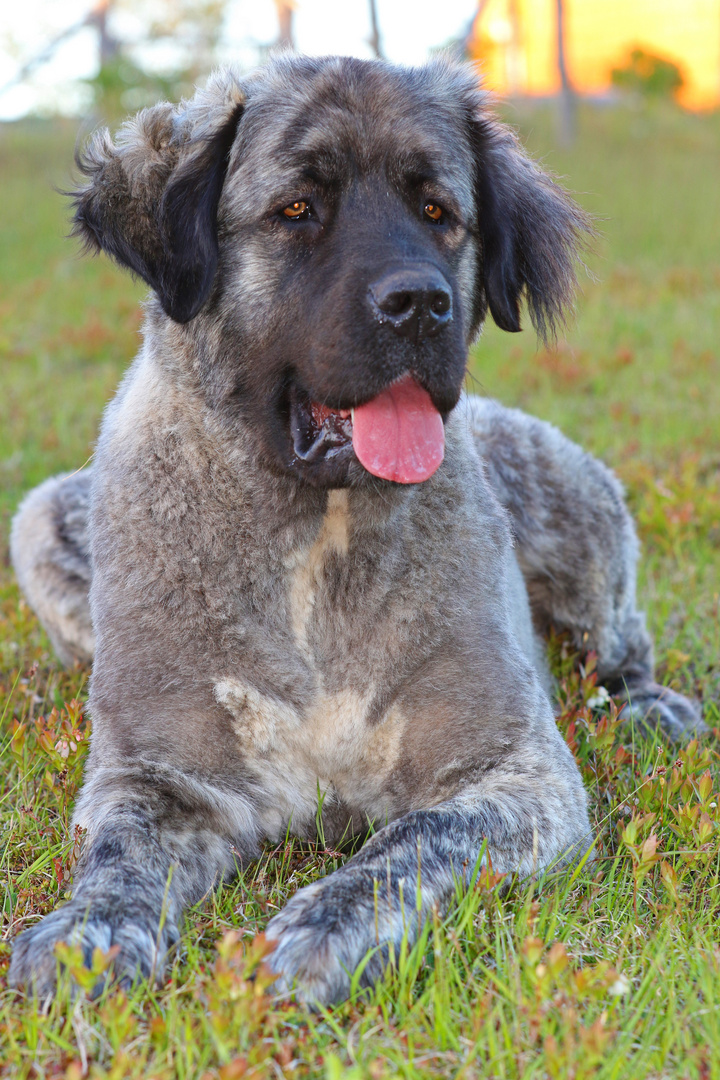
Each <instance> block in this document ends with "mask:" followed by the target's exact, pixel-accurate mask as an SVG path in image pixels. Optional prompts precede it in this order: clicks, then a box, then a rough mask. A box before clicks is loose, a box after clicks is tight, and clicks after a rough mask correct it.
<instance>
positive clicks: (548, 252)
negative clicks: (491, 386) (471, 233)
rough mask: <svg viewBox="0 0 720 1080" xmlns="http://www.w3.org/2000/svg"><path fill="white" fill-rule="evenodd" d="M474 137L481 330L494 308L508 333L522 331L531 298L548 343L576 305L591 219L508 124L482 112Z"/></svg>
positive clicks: (534, 315)
mask: <svg viewBox="0 0 720 1080" xmlns="http://www.w3.org/2000/svg"><path fill="white" fill-rule="evenodd" d="M470 137H471V142H472V146H473V153H474V157H475V169H476V174H475V192H476V202H477V223H478V235H479V248H480V252H479V258H480V265H479V268H478V269H479V272H478V283H477V296H476V302H475V312H474V315H475V320H474V321H475V328H477V326H479V324H480V322H481V321H482V319H483V318H484V316H485V313H486V311H487V308H488V307H489V308H490V313H491V315H492V317H493V319H494V320H495V322H496V323H497V325H498V326H499V327H500V328H501V329H502V330H508V331H510V332H516V331H518V330H520V329H521V327H520V302H521V299H522V298H523V296H524V297H525V300H526V302H527V305H528V308H529V311H530V318H531V319H532V323H533V326H534V327H535V329H536V331H537V333H538V334H539V335H540V337H541V338H543V340H545V341H547V339H548V338H552V337H554V335H555V332H556V330H557V327H558V325H560V324H562V322H563V321H564V316H565V313H566V311H567V310H568V308H570V307H571V305H572V301H573V297H574V293H575V287H576V284H577V279H576V275H575V266H576V261H577V257H578V252H579V249H581V248H582V247H583V245H584V242H585V240H586V238H587V236H588V234H591V233H592V225H591V221H590V218H589V216H588V215H587V214H586V213H585V212H584V211H583V210H581V209H580V207H579V206H577V204H576V203H574V202H573V200H572V199H571V198H570V197H569V196H568V195H567V194H566V193H565V192H564V191H563V190H562V188H561V187H560V186H559V185H558V184H557V183H555V181H554V180H553V179H552V178H551V177H550V176H549V175H548V174H547V173H546V172H543V170H542V169H541V168H540V167H539V166H538V165H536V164H535V162H533V161H531V160H530V158H529V157H528V156H527V155H526V154H525V152H524V151H523V150H522V148H521V146H520V144H519V142H518V140H517V137H516V136H515V134H514V133H513V132H512V131H511V130H510V129H509V128H507V127H505V125H503V124H500V123H499V122H498V121H496V120H495V119H494V118H492V117H489V116H488V115H487V114H486V115H484V116H483V115H482V114H481V113H478V112H477V111H476V113H475V115H474V117H473V120H472V122H471V136H470Z"/></svg>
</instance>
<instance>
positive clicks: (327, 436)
mask: <svg viewBox="0 0 720 1080" xmlns="http://www.w3.org/2000/svg"><path fill="white" fill-rule="evenodd" d="M290 432H291V436H292V441H293V449H294V451H295V454H296V455H297V457H298V458H299V459H300V460H301V461H304V462H306V463H308V464H312V463H314V462H319V461H322V460H327V459H331V458H333V457H337V456H338V455H340V454H342V453H347V452H348V451H349V448H350V446H352V449H353V451H354V452H355V456H356V457H357V459H358V460H359V462H360V464H361V465H363V466H364V468H366V469H367V471H368V472H370V473H372V474H373V476H379V477H382V478H383V479H385V480H393V481H395V483H398V484H417V483H420V482H421V481H422V480H427V479H428V477H430V476H432V474H433V473H434V472H435V470H436V469H437V468H438V466H439V465H440V462H441V461H442V459H443V455H444V452H445V427H444V424H443V419H442V416H441V415H440V413H439V412H438V410H437V409H436V408H435V405H434V404H433V401H432V398H431V397H430V395H429V394H428V392H427V390H426V389H425V388H424V387H422V386H421V385H420V384H419V383H418V382H416V380H415V379H414V378H413V377H412V376H411V375H405V376H403V378H402V379H400V380H399V381H398V382H395V383H393V384H392V385H391V386H389V387H387V389H385V390H383V391H382V393H380V394H378V395H377V397H374V398H372V400H371V401H368V402H366V403H365V404H364V405H359V406H358V407H357V408H355V409H331V408H329V407H328V406H327V405H323V404H321V403H320V402H317V401H312V400H311V398H310V397H309V396H308V395H307V394H303V393H302V391H300V390H299V389H298V388H297V387H293V390H292V393H291V400H290Z"/></svg>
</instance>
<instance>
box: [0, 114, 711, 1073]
mask: <svg viewBox="0 0 720 1080" xmlns="http://www.w3.org/2000/svg"><path fill="white" fill-rule="evenodd" d="M509 118H510V119H511V121H512V122H514V123H516V124H517V125H518V126H519V128H520V129H521V131H522V133H523V137H524V138H525V139H526V141H527V142H528V144H529V145H530V147H531V148H532V150H533V152H534V153H536V154H537V155H539V156H540V157H542V158H543V160H544V161H545V162H546V164H547V165H548V166H549V167H550V168H552V169H553V170H554V171H556V172H558V173H560V174H561V175H563V176H564V177H565V182H566V185H567V186H568V187H569V188H570V189H571V190H573V191H575V192H576V193H577V194H578V196H579V198H580V199H581V201H582V202H583V204H584V205H585V206H586V207H587V208H588V209H590V210H591V211H592V212H593V213H594V214H596V215H597V216H598V219H599V221H598V228H599V231H600V233H601V237H600V240H599V241H598V244H597V250H596V252H595V254H593V255H592V256H591V257H590V259H589V267H590V270H591V273H592V276H587V277H584V278H583V292H582V295H581V297H580V300H579V304H578V314H577V320H576V322H575V323H574V324H573V325H571V326H570V327H569V329H568V331H567V335H566V338H565V340H563V341H561V342H560V343H559V344H558V345H557V346H556V347H554V348H552V349H541V350H540V351H538V350H537V345H536V342H535V340H534V336H533V334H532V332H526V333H524V334H522V335H518V336H515V337H511V336H509V335H506V334H502V333H500V332H499V331H497V330H495V329H494V328H492V329H491V328H488V330H487V331H486V334H485V336H484V337H483V338H482V339H481V341H480V342H479V344H478V345H477V347H476V348H475V349H474V351H473V354H472V359H471V368H470V372H471V373H470V376H469V381H470V385H471V387H472V388H474V389H476V390H479V391H481V392H483V393H486V394H489V395H492V396H495V397H497V398H499V399H500V400H501V401H503V402H505V403H507V404H516V405H520V406H521V407H523V408H525V409H527V410H529V411H532V412H535V413H537V414H538V415H540V416H542V417H545V418H547V419H550V420H552V421H554V422H556V423H557V424H558V425H560V426H561V427H562V428H563V429H564V430H565V431H566V432H567V433H568V434H569V435H571V436H572V437H573V438H576V439H578V440H580V441H582V442H583V443H584V445H586V446H587V447H588V448H590V449H592V450H593V451H594V452H596V453H598V454H600V455H601V456H602V457H603V458H604V459H605V460H606V461H607V462H608V463H609V464H611V465H612V466H613V467H615V468H616V469H617V471H618V472H619V474H620V476H621V477H622V479H623V481H624V482H625V484H626V487H627V491H628V497H629V501H630V504H631V506H632V508H633V511H634V513H635V514H636V517H637V520H638V523H639V530H640V534H641V539H642V543H643V549H644V556H643V562H642V568H641V572H640V583H639V589H640V595H641V601H642V606H644V608H645V610H646V611H647V613H648V620H649V624H650V626H651V628H652V630H653V633H654V635H655V638H656V642H657V657H658V670H659V680H660V681H662V682H665V683H667V684H668V685H670V686H673V687H674V688H676V689H678V690H681V691H683V692H685V693H688V694H690V695H693V696H696V697H698V698H700V699H701V700H702V702H703V708H704V714H705V717H706V720H707V722H708V725H709V726H710V727H711V728H713V727H715V728H717V729H720V711H719V708H720V619H719V617H718V605H719V603H720V423H719V418H720V248H719V247H718V237H719V236H720V193H719V188H718V176H717V147H718V145H720V115H715V116H712V117H693V116H687V115H682V114H680V113H679V112H676V111H672V110H671V111H664V110H657V111H652V112H650V111H644V110H638V111H631V110H605V111H584V112H583V113H582V114H581V118H580V136H579V138H578V141H577V143H576V145H575V146H574V147H572V149H570V150H567V151H563V152H562V153H561V152H559V151H556V150H554V149H553V144H554V139H553V126H552V118H551V117H550V116H549V115H548V114H546V113H544V112H543V111H537V112H527V113H526V112H523V111H520V112H513V113H511V114H510V116H509ZM74 138H75V129H74V127H73V126H68V125H65V124H61V123H58V122H56V123H53V124H52V125H50V124H40V123H38V124H30V123H28V124H25V125H22V126H14V127H11V126H6V127H4V128H0V178H1V180H2V185H1V186H2V199H1V200H0V238H1V239H0V286H1V287H0V363H1V365H2V368H1V370H2V375H1V376H0V378H1V383H0V385H1V388H2V391H1V393H0V537H1V538H2V539H1V540H0V716H2V729H1V731H0V750H1V751H2V756H3V763H2V776H3V780H2V783H1V784H0V881H1V882H2V894H0V895H2V905H3V911H2V916H3V929H2V940H1V941H0V1076H3V1077H4V1076H7V1077H13V1078H14V1077H21V1078H25V1077H28V1078H29V1077H66V1078H67V1080H79V1078H80V1077H83V1076H90V1077H112V1078H117V1080H120V1078H124V1077H147V1078H150V1077H153V1078H157V1080H165V1078H170V1077H175V1076H177V1077H182V1078H187V1080H194V1078H197V1077H208V1078H209V1077H220V1078H221V1080H234V1078H237V1077H245V1076H247V1077H291V1076H292V1077H295V1076H297V1077H326V1078H328V1080H331V1078H337V1077H347V1078H348V1080H350V1078H353V1080H360V1078H366V1077H367V1078H372V1080H379V1078H381V1077H395V1076H403V1077H408V1078H413V1080H414V1078H425V1077H457V1078H462V1080H470V1078H474V1077H486V1076H487V1077H493V1078H495V1077H497V1078H515V1077H527V1078H530V1077H538V1078H539V1077H558V1078H568V1077H569V1078H573V1077H574V1078H577V1080H580V1078H585V1077H603V1078H605V1077H608V1078H609V1077H618V1078H620V1080H629V1078H634V1077H683V1078H685V1077H687V1078H697V1080H706V1078H710V1077H715V1076H720V942H719V941H718V932H717V920H718V916H719V915H720V806H719V805H718V804H719V803H720V798H719V797H718V787H719V786H720V768H719V758H718V752H717V749H716V747H717V742H716V738H715V737H714V736H709V737H708V738H706V739H705V740H704V741H703V742H702V743H701V744H700V745H698V744H697V743H692V744H690V745H689V746H688V747H685V748H678V747H672V746H668V745H666V744H665V743H664V742H663V741H662V739H660V738H642V736H641V735H640V733H639V732H637V731H635V730H633V729H631V728H629V727H627V726H625V725H620V724H619V723H618V722H617V714H616V710H615V709H614V707H613V706H612V705H608V706H605V707H604V708H598V707H597V706H596V705H593V704H592V702H593V701H596V700H597V696H598V695H597V687H596V676H595V674H594V671H593V660H592V657H589V658H583V657H577V656H574V655H573V654H572V653H571V652H569V650H568V648H567V646H566V645H564V643H563V642H561V641H558V642H556V643H554V646H553V654H554V660H555V668H556V672H557V674H558V677H559V680H560V701H561V715H560V719H559V723H560V724H561V727H562V729H563V731H564V733H565V735H566V737H567V739H568V741H569V743H570V745H571V747H572V749H573V751H574V752H575V754H576V756H577V758H578V761H579V763H580V765H581V768H582V771H583V775H584V777H585V779H586V782H587V785H588V788H589V790H590V792H591V795H592V804H593V813H594V815H595V822H596V830H597V836H598V843H597V859H596V861H595V862H594V863H592V864H588V865H586V866H584V867H582V868H581V869H580V870H578V871H576V872H575V873H574V874H568V873H564V874H558V875H556V876H554V877H549V878H548V879H547V880H545V881H544V882H543V883H542V888H541V889H539V890H538V889H537V888H535V887H534V886H529V885H528V884H527V883H522V882H514V883H510V887H509V889H508V890H506V891H505V892H504V893H503V894H502V895H501V893H500V890H499V889H498V882H497V880H496V879H495V877H494V876H493V875H492V874H490V873H485V874H484V876H482V877H481V878H480V879H479V881H478V883H477V886H476V887H474V888H473V889H471V890H470V891H469V892H463V890H462V889H460V887H458V896H457V899H456V901H455V903H454V904H453V905H452V907H451V910H449V911H448V912H446V913H439V914H438V915H437V916H436V918H435V919H434V920H433V921H432V922H431V924H429V925H428V926H426V928H425V931H424V934H423V936H422V939H421V941H420V943H419V944H418V945H417V946H415V947H414V948H412V949H405V950H403V951H401V954H400V955H399V956H397V957H395V958H393V961H392V963H391V965H390V967H389V969H388V971H387V975H386V978H385V980H384V981H383V983H382V984H381V985H379V986H378V987H377V989H376V990H375V991H374V992H373V993H372V994H365V995H362V994H355V995H354V997H353V999H352V1000H351V1001H350V1002H348V1003H346V1004H344V1005H341V1006H339V1007H338V1008H336V1009H334V1010H332V1011H327V1012H321V1013H319V1014H311V1013H308V1012H307V1011H305V1010H304V1009H302V1008H300V1007H298V1006H297V1005H295V1004H293V1003H288V1002H282V1003H281V1002H278V1001H275V1000H274V999H273V996H272V991H271V988H270V987H269V985H268V980H267V977H266V976H265V974H264V971H263V969H262V966H261V961H262V955H263V948H264V946H263V939H262V937H258V938H256V937H255V935H256V934H257V933H259V932H261V931H262V929H263V927H264V925H265V923H266V922H267V920H268V918H269V917H270V915H271V914H272V913H273V912H274V911H275V910H276V908H277V907H278V906H280V905H281V904H282V903H283V902H284V900H285V899H286V898H287V897H288V896H289V895H290V894H291V893H292V892H293V891H294V890H295V889H296V888H297V887H298V886H300V885H302V884H305V883H307V882H309V881H311V880H313V879H315V878H317V877H318V876H320V875H323V874H325V873H328V872H330V871H331V870H332V869H333V868H334V867H335V866H336V865H337V864H338V861H339V860H340V859H341V858H342V857H343V856H342V854H340V853H338V852H335V851H332V850H327V849H326V848H325V846H324V844H323V843H322V840H321V838H319V839H318V842H317V844H315V845H300V844H299V843H297V842H294V841H292V840H288V842H287V843H286V844H285V845H283V846H281V847H280V848H278V849H275V850H271V849H269V848H268V850H267V851H266V852H265V854H264V856H263V857H262V859H261V860H260V861H259V862H258V863H257V864H256V865H254V866H252V867H250V868H249V869H248V871H247V873H246V874H245V876H244V878H243V879H242V880H241V881H239V882H238V883H237V884H236V885H235V886H233V887H227V888H225V889H223V890H222V891H221V892H220V893H219V894H218V895H217V896H215V897H211V898H208V899H207V900H206V901H205V902H204V903H203V904H202V905H200V906H198V907H197V908H196V909H194V910H193V911H192V912H190V913H189V915H188V918H187V925H186V933H185V937H184V947H185V952H184V953H183V954H182V955H181V956H179V957H178V958H177V959H176V960H175V962H174V964H173V967H172V969H171V971H170V974H169V978H168V980H167V982H166V983H165V984H164V985H163V986H162V987H151V986H140V987H137V988H135V989H134V990H133V991H132V992H131V993H129V994H125V993H123V992H115V991H112V990H109V991H107V992H105V994H104V995H103V996H102V997H101V998H100V999H99V1000H97V1001H90V1000H89V999H86V998H85V997H83V996H82V995H81V996H80V997H79V998H78V999H77V1000H75V1001H74V1002H73V1001H72V1000H71V998H70V996H69V994H68V987H67V985H66V984H64V985H63V987H62V988H61V992H60V994H59V997H58V999H57V1000H56V1001H55V1002H54V1003H52V1004H50V1005H49V1006H47V1007H45V1008H41V1007H40V1006H39V1005H38V1003H37V1002H33V1001H32V1000H24V999H23V998H21V997H18V996H17V995H15V994H14V993H13V992H12V991H10V990H8V989H7V984H6V972H7V966H8V963H9V956H10V944H9V942H10V940H11V938H12V936H13V935H14V934H15V933H17V932H18V931H19V930H20V929H21V928H22V926H25V925H29V924H30V923H31V922H32V921H33V920H35V919H37V918H38V917H39V916H40V915H41V914H43V913H44V912H46V911H48V910H50V909H51V908H52V907H53V906H54V905H55V904H56V903H57V902H58V901H59V900H61V899H62V897H63V895H64V894H65V893H66V892H67V890H68V887H69V879H70V874H69V868H70V865H71V857H72V842H71V841H70V839H69V838H68V836H67V823H68V819H69V815H70V813H71V808H72V801H73V797H74V794H75V792H76V791H77V788H78V784H79V779H80V775H81V770H82V762H83V757H84V754H85V751H86V749H87V736H88V729H89V724H88V722H87V721H86V720H85V719H84V718H83V713H82V703H83V702H84V699H85V696H86V683H87V678H88V672H87V671H85V670H82V669H80V668H77V669H76V670H73V671H63V670H62V669H61V667H60V666H59V663H58V661H57V660H56V659H55V657H54V655H53V653H52V651H51V649H50V647H49V643H48V641H47V639H46V638H45V636H44V634H43V632H42V631H41V630H40V628H39V626H38V624H37V622H36V620H35V618H34V617H33V615H32V613H31V611H30V610H29V609H28V607H27V606H26V604H25V603H24V602H23V600H22V599H21V598H20V597H19V594H18V591H17V589H16V587H15V585H14V582H13V576H12V572H11V569H10V566H9V561H8V556H7V543H6V539H7V534H8V530H9V523H10V517H11V514H12V512H13V509H14V507H15V506H16V505H17V502H18V501H19V499H20V497H21V495H22V493H23V492H24V491H25V490H27V489H28V488H30V487H31V486H32V485H33V484H36V483H38V482H39V481H41V480H42V479H43V478H45V477H46V476H48V475H51V474H53V473H57V472H60V471H62V470H72V469H76V468H78V467H80V466H82V465H83V464H84V463H85V462H86V461H87V460H88V459H89V458H90V457H91V455H92V447H93V440H94V437H95V433H96V431H97V424H98V419H99V416H100V413H101V411H102V408H103V406H104V404H105V403H106V402H107V401H108V399H109V398H110V397H111V395H112V393H113V389H114V387H115V385H116V383H117V381H118V378H119V376H120V374H121V372H122V371H123V369H124V367H125V366H126V364H127V363H128V361H129V360H130V358H131V357H132V355H133V352H134V351H135V349H136V346H137V342H138V331H139V328H140V319H141V315H140V309H139V301H140V300H141V298H142V296H143V293H144V289H143V288H142V287H140V286H138V285H137V284H133V283H132V282H131V281H130V280H129V279H128V278H125V277H124V276H123V275H122V274H121V273H120V272H119V271H117V270H116V269H114V268H113V267H112V266H111V265H110V264H109V262H107V261H106V260H104V259H96V260H90V259H85V260H81V259H79V258H78V256H77V254H76V250H75V247H74V244H73V243H72V242H69V241H67V240H65V239H64V238H63V233H64V232H66V231H67V223H66V219H65V213H66V210H65V206H64V204H63V200H62V198H61V196H60V195H58V194H57V193H56V192H55V191H54V190H53V186H55V187H59V188H63V187H66V186H67V184H68V183H69V174H70V164H71V159H72V147H73V142H74ZM589 703H591V704H589ZM716 735H720V730H718V731H717V732H716ZM504 884H507V883H504ZM65 960H66V963H67V965H68V969H69V970H70V971H75V973H76V974H77V976H78V978H79V979H80V980H81V981H82V979H83V973H82V971H81V970H80V969H79V967H78V961H77V957H76V956H74V955H73V954H72V951H70V952H69V953H68V954H67V955H66V956H65ZM102 962H103V961H102V958H101V957H98V958H97V963H98V966H101V965H102ZM93 978H94V976H93ZM86 981H87V980H86Z"/></svg>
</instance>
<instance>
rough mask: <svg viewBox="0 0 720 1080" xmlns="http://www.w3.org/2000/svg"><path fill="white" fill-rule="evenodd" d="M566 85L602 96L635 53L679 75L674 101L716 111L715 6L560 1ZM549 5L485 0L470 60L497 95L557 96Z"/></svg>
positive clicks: (719, 90)
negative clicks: (655, 58) (658, 59)
mask: <svg viewBox="0 0 720 1080" xmlns="http://www.w3.org/2000/svg"><path fill="white" fill-rule="evenodd" d="M565 11H566V14H565V22H566V33H565V41H566V51H567V62H568V69H569V75H570V79H571V81H572V84H573V86H574V87H575V89H576V90H578V91H579V92H580V93H584V94H603V93H605V92H607V90H608V89H609V88H610V85H611V83H610V72H611V70H612V68H613V67H618V66H621V65H622V64H624V63H625V62H626V60H627V56H628V53H629V51H630V50H631V49H633V48H636V47H640V48H642V49H644V50H646V51H648V52H652V53H654V54H657V55H659V56H662V57H663V58H664V59H667V60H671V61H673V62H674V63H675V64H677V65H678V67H679V68H680V70H681V72H682V75H683V78H684V86H683V87H682V89H681V90H680V92H679V94H678V101H679V102H680V103H681V104H682V105H684V106H685V107H686V108H689V109H712V108H717V106H718V105H720V0H565ZM556 26H557V22H556V0H486V2H484V3H483V2H482V0H481V3H480V5H479V11H478V16H477V17H476V19H475V24H474V28H473V34H472V41H471V45H470V52H471V55H472V56H473V58H474V59H476V60H479V61H480V62H481V64H482V66H483V70H484V72H485V79H486V84H487V85H488V87H489V88H490V89H492V90H494V91H496V92H497V93H499V94H504V95H512V94H516V93H520V94H536V95H540V96H542V95H547V94H554V93H556V92H557V90H558V87H559V77H558V71H557V44H556V34H557V30H556Z"/></svg>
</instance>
